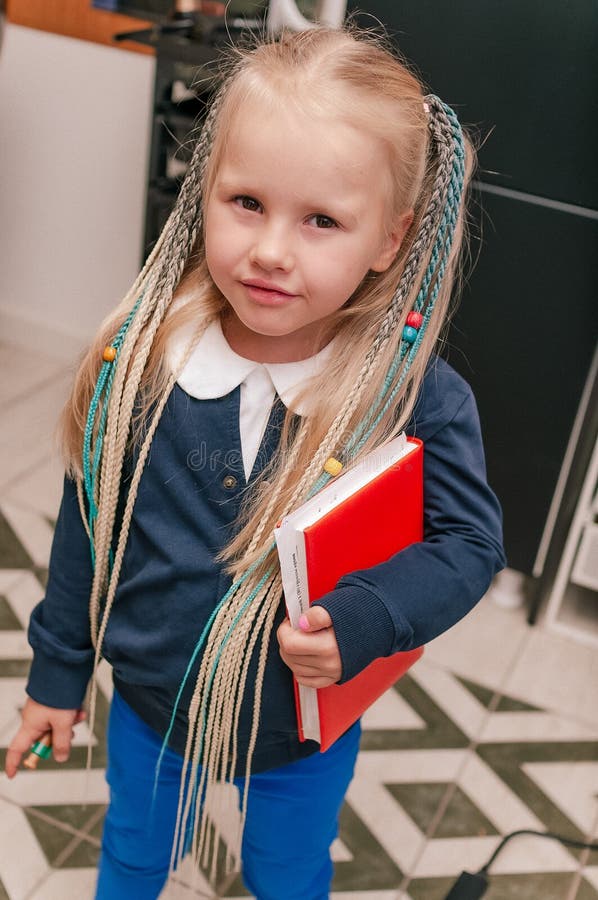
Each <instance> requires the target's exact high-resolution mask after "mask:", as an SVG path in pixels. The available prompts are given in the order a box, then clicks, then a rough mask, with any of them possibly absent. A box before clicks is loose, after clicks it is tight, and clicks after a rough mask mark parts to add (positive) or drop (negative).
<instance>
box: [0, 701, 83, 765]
mask: <svg viewBox="0 0 598 900" xmlns="http://www.w3.org/2000/svg"><path fill="white" fill-rule="evenodd" d="M85 717H86V713H85V712H84V711H83V710H82V709H55V708H54V707H53V706H43V705H42V704H41V703H37V702H36V701H35V700H32V699H31V697H28V698H27V701H26V703H25V706H24V707H23V710H22V712H21V727H20V728H19V730H18V731H17V733H16V734H15V736H14V738H13V739H12V741H11V743H10V746H9V748H8V750H7V751H6V762H5V765H4V768H5V771H6V774H7V775H8V777H9V778H14V776H15V775H16V774H17V770H18V768H19V764H20V762H21V759H22V757H23V754H24V753H27V752H28V751H29V748H30V747H31V745H32V744H33V743H35V741H38V740H39V739H40V738H41V736H42V735H43V734H46V732H48V731H51V732H52V750H53V753H54V759H55V760H56V762H66V760H67V759H68V758H69V752H70V749H71V741H72V739H73V736H74V732H73V725H76V724H77V722H81V721H82V720H83V719H84V718H85Z"/></svg>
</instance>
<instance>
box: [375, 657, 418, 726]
mask: <svg viewBox="0 0 598 900" xmlns="http://www.w3.org/2000/svg"><path fill="white" fill-rule="evenodd" d="M412 671H413V670H412ZM361 724H362V727H363V728H364V729H366V730H367V729H368V728H371V729H380V730H384V729H388V730H394V729H399V728H405V729H407V728H409V729H414V728H419V729H423V728H425V727H426V723H425V722H424V720H423V719H422V718H421V717H420V716H418V714H417V713H416V712H415V710H414V709H412V708H411V706H409V704H408V703H407V701H406V700H405V699H403V697H401V696H400V694H397V692H396V691H395V690H394V688H391V689H390V690H389V691H385V693H384V694H382V696H381V697H379V698H378V700H376V702H375V703H373V704H372V706H370V708H369V709H367V710H366V711H365V713H364V715H363V716H362V719H361Z"/></svg>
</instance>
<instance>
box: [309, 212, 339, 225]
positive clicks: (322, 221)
mask: <svg viewBox="0 0 598 900" xmlns="http://www.w3.org/2000/svg"><path fill="white" fill-rule="evenodd" d="M311 219H312V222H313V223H314V225H315V226H316V228H336V227H337V223H336V222H335V221H334V219H331V218H330V216H325V215H323V214H322V213H316V215H315V216H312V217H311Z"/></svg>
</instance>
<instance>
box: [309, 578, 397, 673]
mask: <svg viewBox="0 0 598 900" xmlns="http://www.w3.org/2000/svg"><path fill="white" fill-rule="evenodd" d="M312 605H313V606H323V607H324V609H325V610H327V612H328V614H329V615H330V618H331V619H332V626H333V628H334V633H335V636H336V641H337V644H338V648H339V651H340V655H341V662H342V673H341V677H340V678H339V681H338V683H339V684H343V683H344V682H345V681H349V680H350V679H351V678H354V677H355V675H358V674H359V672H361V671H362V669H365V667H366V666H368V665H369V664H370V663H371V662H372V661H373V660H374V659H377V658H378V657H379V656H389V655H390V654H391V653H392V652H393V645H394V638H395V629H394V624H393V621H392V618H391V617H390V614H389V612H388V610H387V609H386V607H385V605H384V603H382V601H381V600H380V599H379V597H377V596H376V594H374V593H372V592H371V591H368V590H367V589H366V588H363V587H361V585H353V584H352V585H342V586H340V587H337V588H336V589H335V590H334V591H331V592H330V593H329V594H325V595H324V596H323V597H321V598H320V600H317V601H316V602H315V603H314V604H312Z"/></svg>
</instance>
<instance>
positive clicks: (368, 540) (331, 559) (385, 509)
mask: <svg viewBox="0 0 598 900" xmlns="http://www.w3.org/2000/svg"><path fill="white" fill-rule="evenodd" d="M274 535H275V538H276V544H277V548H278V555H279V559H280V566H281V573H282V581H283V589H284V594H285V601H286V605H287V611H288V614H289V619H290V621H291V624H292V625H293V626H294V627H295V628H296V627H298V622H299V618H300V616H301V614H302V613H303V612H305V610H306V609H307V606H308V604H309V603H312V602H313V601H314V600H317V599H318V598H319V597H321V596H322V595H323V594H325V593H327V592H328V591H331V590H332V589H333V588H334V587H335V586H336V584H337V582H338V580H339V578H341V576H343V575H346V574H348V573H349V572H353V571H355V570H356V569H365V568H368V567H370V566H374V565H377V564H378V563H381V562H384V561H385V560H387V559H389V557H391V556H392V555H393V554H394V553H397V552H398V551H399V550H403V549H404V548H405V547H407V546H408V545H409V544H412V543H414V542H416V541H421V540H422V538H423V444H422V442H421V441H419V440H417V439H415V438H409V439H406V438H405V436H404V435H400V436H399V437H398V438H395V439H394V440H392V441H390V442H389V443H388V444H386V445H385V446H384V447H381V448H379V449H378V450H375V451H373V452H372V453H370V454H368V455H367V457H364V459H363V460H361V461H360V462H359V464H358V465H357V466H354V467H353V468H352V469H350V470H348V471H347V472H346V473H341V475H339V476H338V477H337V478H335V479H334V480H333V481H332V482H331V483H330V484H328V485H327V486H326V487H325V488H324V489H323V490H322V491H320V493H318V494H317V495H315V496H314V497H312V498H311V499H310V500H308V501H307V502H306V503H304V504H303V505H302V506H301V507H300V508H299V509H298V510H296V511H295V512H293V513H291V514H290V515H289V516H286V517H285V518H284V519H283V520H282V522H281V523H280V525H279V527H278V528H276V530H275V532H274ZM422 653H423V648H421V647H419V648H417V649H416V650H410V651H407V652H402V653H395V654H394V655H393V656H388V657H381V658H380V659H376V660H374V661H373V662H372V663H371V664H370V665H369V666H367V668H365V669H364V670H363V671H362V672H360V673H359V674H358V675H356V676H355V678H352V679H351V680H350V681H347V682H346V683H345V684H342V685H338V684H333V685H331V686H330V687H327V688H318V689H315V688H306V687H304V686H302V685H298V684H297V683H296V682H295V698H296V703H297V723H298V727H299V737H300V739H301V740H302V741H303V740H306V739H308V738H309V739H312V740H317V741H319V743H320V751H321V752H324V751H325V750H326V749H328V747H330V745H331V744H333V743H334V741H335V740H336V739H337V738H338V737H340V735H341V734H343V733H344V732H345V731H346V730H347V728H349V727H350V726H351V725H352V724H353V722H355V721H356V720H357V719H358V718H360V716H361V715H362V714H363V713H364V712H365V710H366V709H367V708H368V707H369V706H371V704H372V703H373V702H374V701H375V700H377V699H378V697H380V696H381V695H382V694H383V693H384V691H386V690H387V689H388V688H389V687H390V686H391V685H392V684H394V683H395V681H397V680H398V679H399V678H400V677H401V676H402V675H403V674H404V673H405V672H406V671H407V669H409V668H410V666H412V665H413V663H414V662H416V661H417V660H418V659H419V658H420V656H421V655H422Z"/></svg>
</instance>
